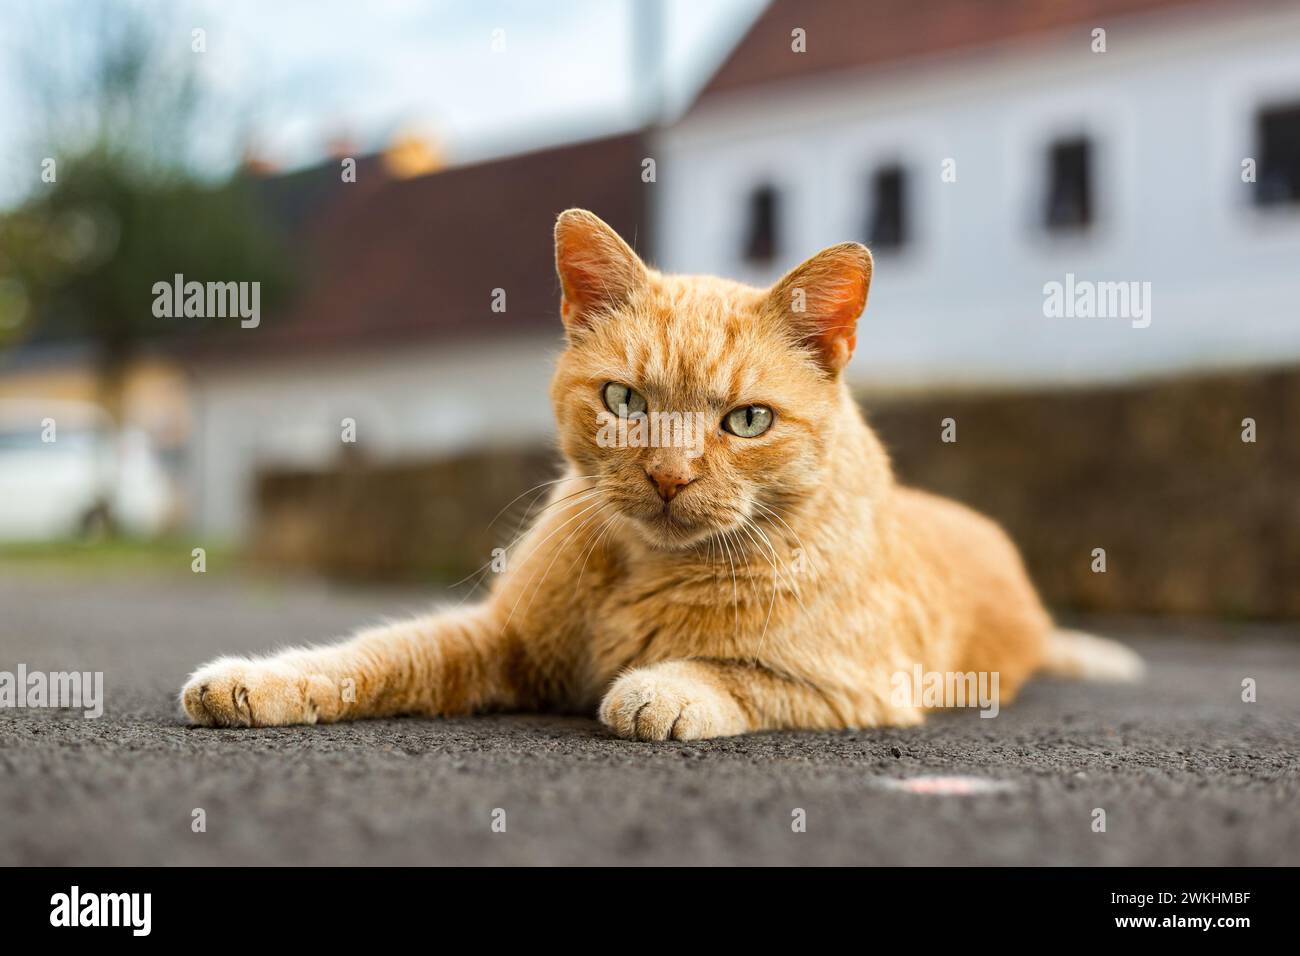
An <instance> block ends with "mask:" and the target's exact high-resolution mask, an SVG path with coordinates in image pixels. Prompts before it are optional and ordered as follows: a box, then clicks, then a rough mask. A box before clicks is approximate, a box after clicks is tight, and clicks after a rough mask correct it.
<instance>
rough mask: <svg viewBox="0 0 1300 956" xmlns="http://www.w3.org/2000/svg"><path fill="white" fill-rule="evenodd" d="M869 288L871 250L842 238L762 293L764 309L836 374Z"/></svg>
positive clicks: (853, 340) (850, 345)
mask: <svg viewBox="0 0 1300 956" xmlns="http://www.w3.org/2000/svg"><path fill="white" fill-rule="evenodd" d="M870 287H871V253H870V252H868V251H867V247H866V246H864V245H862V244H861V243H860V242H842V243H840V244H839V245H837V246H831V247H830V248H829V249H823V250H822V251H821V252H819V253H817V255H815V256H813V257H812V258H811V259H809V260H808V261H807V262H805V263H803V265H800V266H797V267H795V268H794V269H792V270H790V272H788V273H787V274H786V276H785V278H784V279H782V280H781V281H780V282H778V283H777V284H776V285H774V286H773V287H772V291H771V292H770V293H768V297H767V310H768V311H769V312H770V313H771V314H773V315H775V316H776V317H778V318H779V319H780V321H782V322H785V323H786V324H787V325H788V326H791V327H793V329H794V330H795V333H796V335H797V336H798V338H799V341H800V342H802V343H803V344H804V345H807V346H808V347H809V348H811V350H812V352H813V354H814V355H815V356H816V358H817V361H818V364H820V365H821V366H822V368H824V369H826V371H828V372H830V373H831V374H832V375H836V374H839V372H840V371H841V370H842V369H843V368H844V366H845V365H847V364H848V363H849V358H850V357H851V356H852V355H853V347H854V346H855V345H856V344H857V340H858V339H857V327H858V316H860V315H861V314H862V310H863V309H864V308H865V307H866V305H867V290H868V289H869V288H870Z"/></svg>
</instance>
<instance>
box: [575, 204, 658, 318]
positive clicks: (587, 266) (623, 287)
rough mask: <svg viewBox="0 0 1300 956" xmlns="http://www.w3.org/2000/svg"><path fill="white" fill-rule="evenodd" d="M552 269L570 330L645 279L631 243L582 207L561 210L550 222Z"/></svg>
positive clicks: (628, 294) (620, 299) (616, 303)
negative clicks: (552, 226) (553, 237)
mask: <svg viewBox="0 0 1300 956" xmlns="http://www.w3.org/2000/svg"><path fill="white" fill-rule="evenodd" d="M555 271H556V272H557V273H559V276H560V294H561V296H562V298H561V301H560V315H561V317H562V318H563V319H564V327H565V328H566V329H567V330H569V331H570V332H572V331H574V330H576V329H579V328H582V327H583V326H584V325H585V324H586V323H587V322H588V321H590V319H591V317H592V316H593V315H597V314H599V313H601V312H607V311H609V310H611V309H616V308H618V307H619V306H620V305H622V304H623V303H625V302H626V301H627V300H628V299H629V298H630V297H631V295H632V293H633V292H635V291H636V290H637V289H639V288H640V287H641V286H643V285H644V284H645V282H646V279H647V275H646V268H645V265H644V264H643V263H642V262H641V259H640V258H639V257H638V256H637V254H636V253H635V252H633V251H632V248H631V246H629V245H628V244H627V243H626V242H624V241H623V240H622V239H621V238H619V235H618V233H616V232H615V231H614V230H613V229H611V228H610V227H609V226H608V225H606V224H605V223H604V222H603V221H602V220H601V219H600V217H599V216H597V215H595V214H594V213H590V212H587V210H585V209H566V210H565V211H564V212H562V213H560V218H559V219H558V220H556V223H555Z"/></svg>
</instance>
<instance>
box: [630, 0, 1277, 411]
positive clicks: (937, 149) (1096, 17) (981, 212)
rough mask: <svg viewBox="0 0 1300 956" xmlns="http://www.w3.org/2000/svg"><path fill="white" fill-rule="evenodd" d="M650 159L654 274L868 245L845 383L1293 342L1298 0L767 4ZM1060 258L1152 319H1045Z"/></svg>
mask: <svg viewBox="0 0 1300 956" xmlns="http://www.w3.org/2000/svg"><path fill="white" fill-rule="evenodd" d="M972 7H978V11H976V12H978V14H979V15H978V16H975V15H973V12H972ZM1098 31H1104V32H1098ZM801 42H802V45H803V47H804V50H805V52H797V48H798V47H799V46H800V44H801ZM654 154H655V155H656V156H657V157H658V160H659V183H658V186H657V192H656V194H655V199H656V205H655V206H654V214H655V221H656V230H655V236H656V253H657V259H658V262H659V264H660V265H661V266H662V267H664V268H666V269H670V270H673V271H690V272H716V273H720V274H723V275H729V276H734V277H737V278H742V279H746V280H749V281H753V282H755V283H766V282H769V281H772V280H773V279H774V278H776V277H777V276H778V275H779V274H780V273H782V272H783V271H784V270H785V269H787V268H789V267H791V266H793V265H795V264H796V263H797V262H799V261H801V260H802V259H803V258H805V257H806V256H808V255H810V254H811V253H813V252H815V251H816V250H818V249H820V248H821V247H823V246H826V245H829V244H832V243H835V242H839V241H843V240H845V239H857V240H861V241H865V242H867V244H868V245H869V246H871V248H872V251H873V253H874V255H875V260H876V275H875V281H874V283H873V286H872V290H871V297H870V302H869V305H868V307H867V312H866V315H865V317H864V319H863V321H862V324H861V326H860V329H859V336H858V349H857V354H856V356H855V358H854V360H853V363H852V365H851V366H850V374H851V376H852V378H853V380H854V381H855V382H856V383H858V384H861V385H869V386H882V387H900V386H911V385H917V386H934V385H949V384H989V383H1007V382H1011V383H1030V382H1040V381H1041V382H1062V381H1104V380H1109V379H1119V378H1127V377H1131V376H1133V375H1135V374H1144V373H1154V372H1164V371H1172V370H1187V369H1197V368H1204V367H1213V366H1222V365H1239V364H1255V363H1270V362H1280V361H1289V360H1295V359H1297V358H1300V5H1297V4H1296V3H1290V2H1287V3H1282V2H1263V0H1242V2H1210V3H1205V2H1187V0H1090V2H1081V0H1078V2H1076V0H1059V2H1049V0H1043V2H1041V3H1007V4H979V5H974V4H970V3H957V2H953V0H911V2H906V3H905V2H902V0H880V2H876V3H869V4H849V3H836V2H826V0H821V2H812V3H804V2H795V0H777V2H776V3H774V4H773V5H771V6H770V7H769V8H768V9H767V10H766V11H765V12H764V13H763V14H762V15H761V16H760V17H759V18H758V19H757V20H756V22H755V24H754V26H753V27H752V29H751V30H750V31H749V33H748V34H747V35H746V36H745V37H744V38H743V39H742V41H741V42H740V44H739V45H738V46H737V47H736V49H735V50H734V51H733V53H732V55H731V57H730V58H729V59H728V60H727V61H726V62H725V63H724V64H723V66H722V67H721V69H720V70H719V71H718V72H717V73H716V74H715V75H714V77H713V79H712V80H711V81H710V82H709V83H708V84H707V85H706V86H705V88H704V90H703V93H702V95H701V96H700V97H699V99H698V100H697V101H696V103H695V105H694V106H693V107H692V108H691V109H689V110H688V112H687V113H686V115H685V116H684V117H683V118H682V119H681V120H680V121H679V122H677V123H675V124H674V125H672V126H669V127H667V128H665V129H663V130H661V131H660V132H659V133H658V134H657V140H656V142H655V153H654ZM1252 178H1253V180H1254V181H1253V182H1250V181H1245V180H1250V179H1252ZM1071 275H1072V276H1073V281H1074V283H1075V286H1076V288H1082V285H1080V284H1083V283H1092V282H1095V283H1112V282H1123V283H1130V282H1134V283H1149V286H1145V287H1144V286H1142V285H1138V286H1135V287H1133V291H1135V292H1137V293H1139V294H1140V293H1141V292H1142V291H1143V289H1144V288H1145V289H1149V291H1150V301H1149V302H1146V303H1144V305H1145V306H1146V307H1147V308H1148V309H1149V311H1148V312H1147V315H1146V318H1149V324H1145V323H1144V320H1143V317H1141V316H1140V315H1129V316H1128V317H1123V316H1121V317H1115V318H1104V317H1091V318H1082V317H1075V318H1064V317H1060V318H1054V317H1049V316H1048V315H1047V314H1045V301H1046V299H1047V295H1046V294H1045V287H1048V284H1049V283H1053V282H1056V283H1061V284H1062V285H1064V284H1066V283H1067V282H1068V281H1070V280H1069V279H1068V278H1067V277H1068V276H1071ZM1105 291H1106V290H1105V289H1104V288H1103V289H1102V292H1103V293H1104V292H1105ZM1124 291H1128V290H1127V289H1126V290H1124ZM1103 298H1104V296H1103ZM1135 304H1136V300H1135V301H1134V302H1133V303H1130V311H1132V310H1133V307H1134V305H1135ZM1144 324H1145V327H1142V326H1143V325H1144Z"/></svg>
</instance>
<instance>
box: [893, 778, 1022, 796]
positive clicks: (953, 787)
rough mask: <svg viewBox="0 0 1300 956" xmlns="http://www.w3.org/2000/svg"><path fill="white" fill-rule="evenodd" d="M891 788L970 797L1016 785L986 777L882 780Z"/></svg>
mask: <svg viewBox="0 0 1300 956" xmlns="http://www.w3.org/2000/svg"><path fill="white" fill-rule="evenodd" d="M881 782H882V783H883V784H884V785H885V786H886V787H888V788H889V789H891V790H901V791H903V792H904V793H921V794H927V795H934V796H945V797H969V796H975V795H977V794H982V793H1005V792H1007V791H1008V790H1014V789H1015V785H1014V784H1012V783H1008V782H1007V781H1005V780H989V779H987V778H985V777H908V778H905V779H902V780H897V779H892V778H890V779H885V780H882V781H881Z"/></svg>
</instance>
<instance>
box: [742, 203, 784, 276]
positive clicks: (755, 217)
mask: <svg viewBox="0 0 1300 956" xmlns="http://www.w3.org/2000/svg"><path fill="white" fill-rule="evenodd" d="M778 199H779V197H778V196H777V193H776V189H775V188H774V187H772V186H759V187H758V188H757V189H755V190H754V191H753V192H751V193H750V194H749V222H748V223H747V225H746V229H745V258H746V259H748V260H749V261H750V262H760V263H761V262H771V261H772V260H773V259H775V258H776V253H777V244H776V243H777V236H776V231H777V225H778V223H777V218H778V215H779V213H780V210H779V208H778V206H779V202H778Z"/></svg>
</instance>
